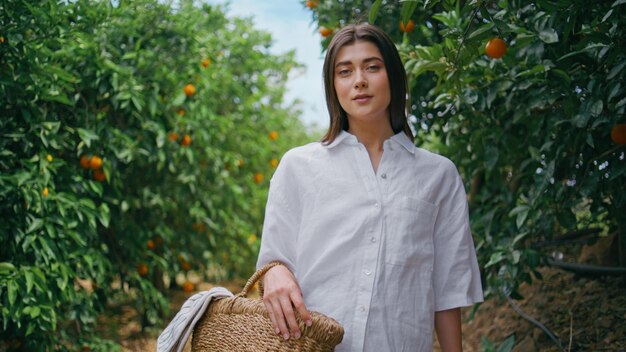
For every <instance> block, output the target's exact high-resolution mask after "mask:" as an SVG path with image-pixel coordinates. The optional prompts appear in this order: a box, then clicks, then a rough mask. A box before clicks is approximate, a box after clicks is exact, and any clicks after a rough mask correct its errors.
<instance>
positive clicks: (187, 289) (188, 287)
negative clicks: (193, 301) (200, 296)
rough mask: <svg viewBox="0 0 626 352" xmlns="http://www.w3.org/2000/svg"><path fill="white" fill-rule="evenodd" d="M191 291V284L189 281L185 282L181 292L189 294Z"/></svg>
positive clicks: (192, 286)
mask: <svg viewBox="0 0 626 352" xmlns="http://www.w3.org/2000/svg"><path fill="white" fill-rule="evenodd" d="M193 289H194V285H193V283H191V282H189V281H185V283H184V284H183V291H185V292H187V293H189V292H191V291H193Z"/></svg>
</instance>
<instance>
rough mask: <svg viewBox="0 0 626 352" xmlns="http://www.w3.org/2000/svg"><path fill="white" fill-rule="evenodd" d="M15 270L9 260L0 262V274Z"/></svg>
mask: <svg viewBox="0 0 626 352" xmlns="http://www.w3.org/2000/svg"><path fill="white" fill-rule="evenodd" d="M12 271H15V266H14V265H13V264H11V263H9V262H1V263H0V275H7V274H9V273H10V272H12Z"/></svg>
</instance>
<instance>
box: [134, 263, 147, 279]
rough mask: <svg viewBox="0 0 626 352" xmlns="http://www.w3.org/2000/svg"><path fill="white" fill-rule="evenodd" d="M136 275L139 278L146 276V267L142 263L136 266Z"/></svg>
mask: <svg viewBox="0 0 626 352" xmlns="http://www.w3.org/2000/svg"><path fill="white" fill-rule="evenodd" d="M137 273H138V274H139V276H146V275H148V266H147V265H146V264H144V263H141V264H139V265H137Z"/></svg>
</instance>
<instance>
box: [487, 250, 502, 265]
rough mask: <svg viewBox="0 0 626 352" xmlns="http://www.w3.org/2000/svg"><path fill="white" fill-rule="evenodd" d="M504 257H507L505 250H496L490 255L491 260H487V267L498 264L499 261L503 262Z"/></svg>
mask: <svg viewBox="0 0 626 352" xmlns="http://www.w3.org/2000/svg"><path fill="white" fill-rule="evenodd" d="M504 259H505V256H504V253H503V252H494V253H492V254H491V256H490V257H489V261H488V262H487V264H485V268H488V267H490V266H492V265H495V264H498V263H499V262H501V261H502V260H504Z"/></svg>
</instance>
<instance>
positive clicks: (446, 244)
mask: <svg viewBox="0 0 626 352" xmlns="http://www.w3.org/2000/svg"><path fill="white" fill-rule="evenodd" d="M444 173H445V175H444V177H443V180H444V182H443V184H442V188H441V189H440V191H441V192H443V193H444V194H445V195H444V196H443V197H442V198H441V202H440V205H439V213H438V214H437V219H436V221H435V231H434V247H435V263H434V267H433V289H434V292H435V311H442V310H447V309H452V308H457V307H465V306H470V305H472V304H474V303H478V302H482V301H483V291H482V284H481V279H480V270H479V268H478V261H477V259H476V249H475V248H474V241H473V239H472V235H471V232H470V224H469V211H468V205H467V198H466V194H465V188H464V186H463V182H462V180H461V177H460V176H459V174H458V172H457V170H456V167H455V166H454V164H452V162H450V161H448V164H447V165H446V170H445V172H444Z"/></svg>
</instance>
